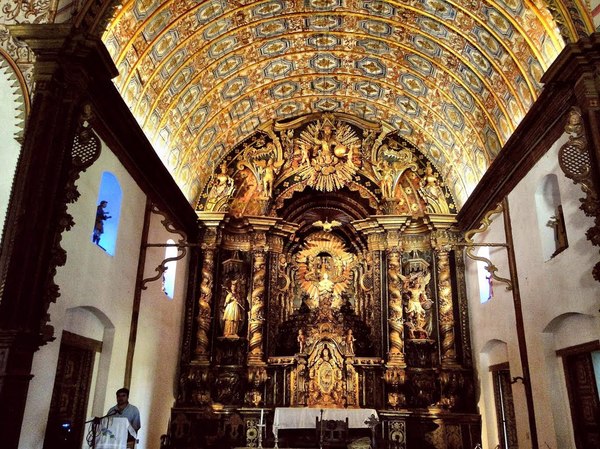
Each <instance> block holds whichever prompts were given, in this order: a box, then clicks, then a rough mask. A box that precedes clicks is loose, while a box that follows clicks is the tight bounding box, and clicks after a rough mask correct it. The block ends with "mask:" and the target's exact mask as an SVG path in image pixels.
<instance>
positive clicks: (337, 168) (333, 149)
mask: <svg viewBox="0 0 600 449" xmlns="http://www.w3.org/2000/svg"><path fill="white" fill-rule="evenodd" d="M299 143H300V146H301V147H302V148H304V151H305V152H306V154H307V157H306V158H305V159H304V160H305V162H306V165H305V166H304V168H303V169H302V170H301V171H300V172H299V174H300V176H302V177H303V178H304V179H307V185H308V186H310V187H312V188H314V189H316V190H320V191H322V192H323V191H325V192H333V191H334V190H339V189H341V188H342V187H344V186H345V185H346V184H347V183H348V182H349V181H351V180H352V176H354V174H355V173H356V166H355V165H354V162H353V155H354V152H355V151H357V150H358V148H359V147H360V139H359V138H358V136H357V135H356V133H355V132H354V130H353V129H352V128H351V127H350V126H349V125H347V124H345V123H336V122H335V119H334V118H333V116H332V115H331V114H326V115H325V116H324V117H323V120H317V121H316V122H314V123H310V124H309V125H308V126H307V127H306V129H305V130H303V131H302V132H301V133H300V136H299Z"/></svg>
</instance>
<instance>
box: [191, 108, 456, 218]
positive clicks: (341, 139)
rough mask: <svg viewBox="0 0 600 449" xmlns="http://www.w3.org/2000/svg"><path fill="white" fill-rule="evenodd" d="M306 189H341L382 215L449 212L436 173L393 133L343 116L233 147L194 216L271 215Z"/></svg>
mask: <svg viewBox="0 0 600 449" xmlns="http://www.w3.org/2000/svg"><path fill="white" fill-rule="evenodd" d="M306 188H310V189H314V190H315V191H319V192H335V191H338V190H340V189H344V188H347V189H349V190H353V191H358V192H359V194H360V195H361V196H363V197H365V198H372V199H373V201H374V202H375V206H376V208H377V209H379V210H380V211H381V212H383V213H387V214H395V215H412V216H423V215H425V214H429V213H435V214H451V213H455V211H456V207H455V202H454V199H453V198H452V196H451V195H450V192H449V190H448V188H447V187H446V185H445V184H444V181H443V179H441V177H440V175H439V172H438V171H437V169H436V168H435V166H434V165H433V164H431V162H430V161H428V160H427V159H426V158H425V156H423V154H422V153H421V152H420V151H419V150H418V149H417V148H416V147H414V145H412V144H411V143H410V142H408V141H407V140H405V139H404V138H402V137H401V136H399V135H398V134H397V133H395V132H386V131H382V130H381V128H380V127H378V126H376V125H374V124H373V123H371V122H367V121H363V120H359V119H357V118H356V117H350V116H346V115H343V114H332V113H325V114H312V115H310V116H307V117H301V118H299V119H296V120H293V121H289V122H285V123H275V124H274V125H273V126H271V127H270V128H268V129H265V130H261V131H257V132H256V133H254V134H253V135H251V136H250V137H248V138H247V139H246V140H245V141H244V142H242V143H241V144H239V145H238V146H236V147H235V148H234V149H233V150H232V151H231V152H230V153H229V154H228V155H227V157H226V158H225V159H224V160H223V161H222V163H221V164H220V166H219V169H218V171H217V172H216V173H215V174H214V175H213V176H212V177H211V179H210V181H209V183H208V184H207V185H206V186H205V188H204V192H203V194H202V196H201V199H200V201H199V203H198V206H197V208H198V210H202V211H224V212H229V213H230V214H231V215H233V216H236V217H241V216H247V215H274V214H275V213H276V211H275V209H277V208H278V207H280V206H281V204H282V201H283V199H285V198H290V197H291V195H292V194H293V193H294V192H300V191H303V190H305V189H306Z"/></svg>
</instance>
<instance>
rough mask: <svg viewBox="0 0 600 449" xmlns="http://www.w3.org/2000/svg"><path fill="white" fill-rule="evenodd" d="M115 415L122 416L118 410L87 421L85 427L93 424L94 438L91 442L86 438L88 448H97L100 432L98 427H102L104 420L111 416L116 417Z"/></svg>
mask: <svg viewBox="0 0 600 449" xmlns="http://www.w3.org/2000/svg"><path fill="white" fill-rule="evenodd" d="M115 415H120V413H119V412H118V411H117V410H113V411H112V412H109V413H107V414H106V415H104V416H100V417H98V416H94V417H93V418H92V419H90V420H88V421H86V422H85V423H84V426H85V425H86V424H90V423H91V424H92V425H91V431H92V438H91V441H90V440H89V439H88V438H87V437H86V441H87V443H88V446H89V447H91V448H95V447H96V433H97V432H98V427H99V426H100V423H101V422H102V420H103V419H104V418H110V417H111V416H115Z"/></svg>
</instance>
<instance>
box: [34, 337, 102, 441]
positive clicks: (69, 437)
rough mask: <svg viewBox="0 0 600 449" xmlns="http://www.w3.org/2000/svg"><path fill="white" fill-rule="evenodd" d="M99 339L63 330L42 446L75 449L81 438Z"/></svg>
mask: <svg viewBox="0 0 600 449" xmlns="http://www.w3.org/2000/svg"><path fill="white" fill-rule="evenodd" d="M101 350H102V342H100V341H97V340H93V339H91V338H87V337H83V336H81V335H77V334H74V333H71V332H68V331H63V335H62V340H61V344H60V352H59V356H58V365H57V368H56V377H55V379H54V389H53V391H52V401H51V403H50V412H49V414H48V426H47V428H46V436H45V438H44V449H55V448H56V449H58V448H60V449H78V448H80V447H81V443H82V440H83V431H84V426H85V417H86V412H87V405H88V398H89V394H90V386H91V383H92V376H93V372H94V360H95V358H96V353H99V352H101Z"/></svg>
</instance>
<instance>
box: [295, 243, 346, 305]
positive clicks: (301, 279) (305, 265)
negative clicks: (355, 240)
mask: <svg viewBox="0 0 600 449" xmlns="http://www.w3.org/2000/svg"><path fill="white" fill-rule="evenodd" d="M356 263H357V262H356V257H355V256H354V255H353V254H351V253H350V252H348V251H346V248H345V244H344V242H343V240H342V239H341V238H340V237H338V236H336V235H334V234H333V232H325V231H319V232H315V233H314V234H311V235H310V236H309V237H307V239H306V243H305V245H304V248H303V249H302V250H301V251H299V252H298V253H297V254H296V256H295V262H294V265H295V266H296V267H297V273H296V279H297V281H298V284H299V286H300V288H301V289H302V290H303V292H305V293H307V294H308V296H309V299H307V300H306V304H307V305H308V307H309V308H310V309H315V308H317V307H320V306H321V305H322V303H323V300H324V298H327V299H330V300H331V306H332V307H333V308H334V309H339V308H340V307H341V306H342V305H343V299H342V294H343V293H344V292H346V290H348V289H350V288H352V282H353V276H352V271H353V269H354V268H355V266H356Z"/></svg>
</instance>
